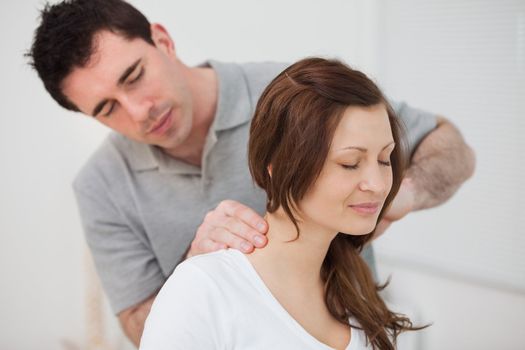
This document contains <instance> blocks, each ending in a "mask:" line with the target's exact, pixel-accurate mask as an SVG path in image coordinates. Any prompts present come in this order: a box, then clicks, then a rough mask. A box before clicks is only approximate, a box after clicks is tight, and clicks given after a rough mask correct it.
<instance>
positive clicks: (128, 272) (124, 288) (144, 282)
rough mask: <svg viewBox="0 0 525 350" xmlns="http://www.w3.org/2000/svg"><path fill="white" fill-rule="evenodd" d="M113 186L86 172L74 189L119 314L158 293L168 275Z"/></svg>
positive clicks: (93, 251)
mask: <svg viewBox="0 0 525 350" xmlns="http://www.w3.org/2000/svg"><path fill="white" fill-rule="evenodd" d="M110 187H111V186H108V185H106V184H104V182H103V181H102V180H100V179H99V178H98V177H97V176H96V174H95V175H94V174H89V175H88V176H86V173H83V174H82V176H80V177H77V179H76V180H75V182H74V184H73V189H74V192H75V196H76V199H77V204H78V208H79V213H80V217H81V220H82V225H83V228H84V233H85V236H86V241H87V243H88V246H89V248H90V251H91V254H92V256H93V260H94V262H95V267H96V269H97V273H98V276H99V278H100V280H101V282H102V285H103V287H104V291H105V292H106V295H107V296H108V298H109V301H110V304H111V308H112V310H113V311H114V313H115V314H118V313H120V312H121V311H123V310H125V309H127V308H129V307H132V306H134V305H137V304H139V303H140V302H142V301H143V300H145V299H147V298H148V297H150V296H151V295H153V294H154V293H156V292H157V291H158V290H159V289H160V287H161V286H162V284H163V283H164V281H165V280H166V277H165V276H164V274H163V273H162V270H161V268H160V266H159V263H158V261H157V259H156V257H155V255H154V254H153V251H152V249H151V247H149V242H147V241H146V240H145V239H143V238H141V236H140V234H138V232H135V231H134V230H133V228H132V227H131V226H130V225H129V224H128V222H127V221H126V219H125V217H124V215H123V214H122V213H121V212H120V211H119V209H118V207H117V206H116V205H115V204H114V201H113V199H112V194H111V188H110Z"/></svg>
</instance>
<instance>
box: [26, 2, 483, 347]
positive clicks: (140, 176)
mask: <svg viewBox="0 0 525 350" xmlns="http://www.w3.org/2000/svg"><path fill="white" fill-rule="evenodd" d="M29 56H30V57H31V58H32V64H33V66H34V67H35V69H36V70H37V72H38V74H39V76H40V78H41V79H42V81H43V82H44V85H45V87H46V89H47V90H48V92H49V93H50V94H51V96H52V97H53V98H54V99H55V100H56V101H57V102H58V103H59V104H60V105H62V106H63V107H65V108H67V109H70V110H73V111H79V112H82V113H84V114H86V115H89V116H93V117H95V118H96V119H97V120H98V121H99V122H101V123H102V124H104V125H107V126H108V127H109V128H111V129H112V130H114V131H115V132H116V133H112V134H111V135H110V136H109V137H108V139H107V140H106V141H105V142H104V143H103V145H101V147H100V148H99V149H98V150H97V151H96V152H95V153H94V155H93V156H92V158H91V159H90V160H89V161H88V163H87V164H86V166H85V167H84V168H83V169H82V170H81V172H80V174H79V175H78V177H77V179H76V180H75V183H74V189H75V193H76V196H77V200H78V204H79V208H80V213H81V216H82V220H83V224H84V230H85V233H86V239H87V241H88V244H89V246H90V248H91V251H92V254H93V257H94V259H95V264H96V267H97V270H98V273H99V276H100V278H101V280H102V283H103V285H104V288H105V291H106V293H107V295H108V297H109V299H110V302H111V305H112V308H113V310H114V311H115V313H117V314H118V317H119V320H120V322H121V324H122V326H123V328H124V331H125V332H126V334H127V336H128V337H129V338H130V339H131V340H132V341H133V343H135V344H136V345H138V342H139V340H140V335H141V333H142V329H143V325H144V320H145V319H146V316H147V315H148V312H149V309H150V306H151V303H152V302H153V300H154V298H155V295H156V293H157V291H158V290H159V289H160V287H161V286H162V284H163V283H164V281H165V280H166V278H167V277H168V276H169V275H170V273H171V272H172V271H173V269H174V268H175V266H176V265H177V263H178V262H179V261H180V260H182V259H184V258H186V257H189V256H193V255H197V254H202V253H205V252H210V251H214V250H217V249H221V248H225V247H233V248H236V249H240V250H242V251H244V252H246V253H249V252H251V251H253V249H254V248H262V247H264V245H265V244H266V237H265V236H264V234H265V232H266V230H267V223H266V222H265V221H264V220H263V219H262V218H261V217H260V214H262V213H263V212H264V210H265V208H264V204H265V197H264V195H263V193H262V192H261V191H260V190H258V189H256V188H255V186H254V185H253V183H252V180H251V177H250V175H249V172H248V167H247V163H246V144H247V137H248V129H249V125H250V119H251V117H252V114H253V111H254V109H255V105H256V103H257V100H258V97H259V95H260V94H261V92H262V90H263V89H264V87H265V86H266V85H267V84H268V83H269V82H270V81H271V79H272V78H273V77H274V76H276V75H277V74H278V73H279V72H280V71H281V70H282V69H283V68H284V67H285V65H281V64H273V63H265V64H244V65H237V64H224V63H220V62H214V61H210V62H208V63H206V64H204V65H203V66H200V67H188V66H186V65H185V64H183V63H182V62H181V61H180V60H179V59H178V57H177V54H176V51H175V47H174V44H173V41H172V39H171V38H170V36H169V34H168V32H167V31H166V30H165V29H164V27H162V26H161V25H158V24H150V23H149V22H148V21H147V19H146V18H145V17H144V16H143V15H142V14H141V13H140V12H138V11H137V10H136V9H135V8H133V7H132V6H131V5H129V4H127V3H125V2H123V1H121V0H71V1H64V2H62V3H59V4H56V5H53V6H49V5H48V6H46V7H45V9H44V10H43V12H42V21H41V24H40V26H39V28H38V29H37V31H36V33H35V40H34V43H33V46H32V48H31V51H30V53H29ZM394 107H395V109H396V112H397V113H398V114H399V115H400V117H401V119H402V120H403V121H404V123H405V124H406V126H407V129H408V136H409V141H410V142H409V146H410V150H411V151H412V154H413V155H412V159H411V165H410V168H409V170H408V172H407V176H406V179H405V180H404V182H403V185H402V187H401V190H400V192H399V194H398V196H397V197H396V199H395V201H394V203H393V205H392V206H391V208H390V209H389V212H388V214H387V215H386V218H385V220H384V221H383V222H381V223H380V226H379V228H378V230H377V231H376V234H380V233H381V232H382V231H384V229H386V227H388V225H389V224H390V223H391V222H392V221H395V220H398V219H400V218H402V217H403V216H405V215H406V214H407V213H409V212H410V211H413V210H419V209H424V208H429V207H432V206H435V205H438V204H440V203H442V202H444V201H445V200H446V199H448V198H449V197H450V196H452V194H453V193H454V192H455V191H456V190H457V188H458V187H459V186H460V185H461V183H462V182H463V181H465V180H466V179H467V178H468V177H469V176H470V175H471V174H472V171H473V168H474V157H473V154H472V151H471V150H470V148H469V147H468V146H467V145H466V144H465V143H464V142H463V139H462V137H461V135H460V133H459V132H458V131H457V130H456V128H455V127H454V126H453V125H452V124H451V123H449V122H448V121H446V120H445V119H443V118H440V117H435V116H433V115H431V114H428V113H425V112H422V111H418V110H415V109H413V108H410V107H408V106H407V105H406V104H402V103H401V104H394ZM416 146H417V149H416ZM369 253H370V252H369ZM370 259H371V258H370V256H369V261H370V262H372V260H370ZM372 267H373V266H372Z"/></svg>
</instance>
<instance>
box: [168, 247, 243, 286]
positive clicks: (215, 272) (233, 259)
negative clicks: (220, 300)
mask: <svg viewBox="0 0 525 350" xmlns="http://www.w3.org/2000/svg"><path fill="white" fill-rule="evenodd" d="M240 254H242V253H240V252H237V251H235V250H234V249H222V250H218V251H216V252H212V253H207V254H201V255H196V256H194V257H191V258H189V259H186V260H185V261H183V262H182V263H180V264H179V265H178V266H177V267H176V268H175V270H174V271H173V274H172V275H171V276H170V277H169V278H168V281H167V282H166V285H174V287H176V288H180V284H181V283H184V285H185V286H186V288H187V287H188V286H189V285H195V284H213V285H215V286H216V285H217V284H220V285H222V284H224V283H228V282H231V281H229V280H231V279H238V278H239V277H240V275H239V273H238V272H239V269H240V268H241V267H242V264H243V261H242V259H243V257H242V256H240Z"/></svg>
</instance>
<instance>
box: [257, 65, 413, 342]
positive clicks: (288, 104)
mask: <svg viewBox="0 0 525 350" xmlns="http://www.w3.org/2000/svg"><path fill="white" fill-rule="evenodd" d="M378 104H383V105H384V106H385V108H386V110H387V113H388V119H389V121H390V126H391V130H392V136H393V138H394V142H395V143H396V147H395V148H394V151H393V152H392V154H391V158H390V163H391V166H392V173H393V184H392V188H391V190H390V193H389V194H388V196H387V198H386V200H385V204H384V206H383V209H382V210H381V213H380V214H379V218H378V222H379V220H381V218H382V217H383V215H384V212H385V210H386V209H387V208H388V206H389V204H390V203H391V202H392V200H393V199H394V197H395V195H396V194H397V192H398V190H399V187H400V185H401V181H402V179H403V173H404V170H405V168H406V157H405V154H406V152H405V151H404V148H405V147H404V146H403V145H404V144H405V141H404V138H403V137H402V129H401V126H400V124H399V122H398V119H397V117H396V116H395V113H394V111H393V109H392V107H391V106H390V104H389V103H388V101H387V100H386V98H385V97H384V96H383V94H382V93H381V91H380V90H379V88H378V87H377V86H376V84H374V83H373V82H372V81H371V80H370V79H369V78H368V77H367V76H366V75H365V74H363V73H361V72H359V71H356V70H353V69H351V68H350V67H348V66H347V65H345V64H343V63H341V62H340V61H337V60H326V59H322V58H308V59H303V60H301V61H299V62H297V63H295V64H293V65H291V66H290V67H288V68H287V69H285V70H284V71H283V72H282V73H281V74H279V75H278V76H277V77H276V78H275V79H274V80H273V81H272V82H271V83H270V84H269V85H268V87H266V89H265V90H264V92H263V94H262V95H261V98H260V99H259V102H258V104H257V108H256V110H255V115H254V117H253V120H252V124H251V128H250V140H249V149H248V161H249V167H250V172H251V174H252V176H253V178H254V180H255V182H256V183H257V185H258V186H259V187H261V188H262V189H263V190H265V191H266V194H267V205H266V209H267V211H268V212H270V213H273V212H275V211H276V210H277V209H279V208H283V210H284V211H285V213H286V214H287V215H288V217H289V218H290V220H291V221H292V222H293V223H294V225H295V227H296V228H297V233H298V235H299V234H300V232H299V227H298V224H297V218H296V217H295V216H294V214H293V213H294V212H297V204H298V203H299V202H300V201H301V199H302V198H303V197H304V195H305V194H306V192H307V191H308V190H309V188H310V187H311V186H312V185H313V184H314V182H315V181H316V179H317V177H318V176H319V174H320V172H321V170H322V168H323V165H324V162H325V159H326V157H327V154H328V151H329V149H330V144H331V141H332V138H333V135H334V132H335V129H336V127H337V125H338V123H339V121H340V119H341V117H342V115H343V113H344V111H345V109H346V108H347V107H349V106H362V107H369V106H375V105H378ZM270 167H271V176H270V173H269V171H268V169H269V168H270ZM374 231H375V230H374ZM374 231H372V232H371V233H369V234H367V235H360V236H353V235H347V234H343V233H338V234H337V236H336V237H335V238H334V239H333V241H332V242H331V244H330V248H329V249H328V252H327V255H326V257H325V260H324V262H323V265H322V268H321V278H322V279H323V281H324V283H325V302H326V305H327V307H328V310H329V311H330V313H331V314H332V315H333V316H334V317H335V318H336V319H337V320H339V321H340V322H342V323H345V324H348V320H349V317H353V318H354V319H355V320H357V322H358V323H359V325H352V326H353V327H357V328H361V329H363V331H364V332H365V334H366V336H367V340H368V341H369V342H370V343H371V344H372V346H373V348H374V349H382V350H383V349H394V348H395V343H396V338H397V336H398V335H399V333H401V332H402V331H406V330H417V329H421V327H414V326H413V325H412V323H411V321H410V320H409V319H408V318H407V317H405V316H403V315H400V314H396V313H394V312H392V311H390V310H389V309H388V308H387V307H386V305H385V303H384V302H383V300H382V299H381V297H380V296H379V294H378V292H379V291H381V290H382V289H383V288H385V287H386V284H387V283H385V284H384V285H376V284H375V282H374V280H373V278H372V275H371V273H370V270H369V268H368V266H367V264H366V263H365V261H364V260H363V259H362V258H361V256H360V255H359V253H360V252H361V251H362V249H363V247H364V246H365V244H366V243H368V242H369V241H370V240H371V239H372V237H373V234H374Z"/></svg>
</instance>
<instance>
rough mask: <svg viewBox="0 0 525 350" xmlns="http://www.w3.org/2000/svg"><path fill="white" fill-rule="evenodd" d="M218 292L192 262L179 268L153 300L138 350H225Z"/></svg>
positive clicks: (209, 279) (210, 280)
mask: <svg viewBox="0 0 525 350" xmlns="http://www.w3.org/2000/svg"><path fill="white" fill-rule="evenodd" d="M218 289H219V288H218V287H217V286H216V285H214V283H213V281H212V279H211V278H210V277H209V276H208V275H207V274H206V273H205V272H204V271H202V270H201V269H200V268H199V267H197V266H194V265H192V263H191V260H190V261H186V262H184V263H182V264H180V265H179V266H178V267H177V268H176V269H175V271H174V272H173V274H172V275H171V277H170V278H169V279H168V281H167V282H166V283H165V285H164V286H163V287H162V289H161V290H160V292H159V294H158V295H157V297H156V298H155V301H154V303H153V306H152V308H151V311H150V313H149V315H148V318H147V319H146V323H145V325H144V332H143V333H142V339H141V341H140V350H175V349H187V350H193V349H195V350H201V349H224V348H225V344H224V341H223V338H224V331H223V330H221V329H220V327H221V326H224V323H225V322H224V320H221V312H220V308H221V307H220V306H221V302H222V300H221V298H220V296H219V293H218Z"/></svg>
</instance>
